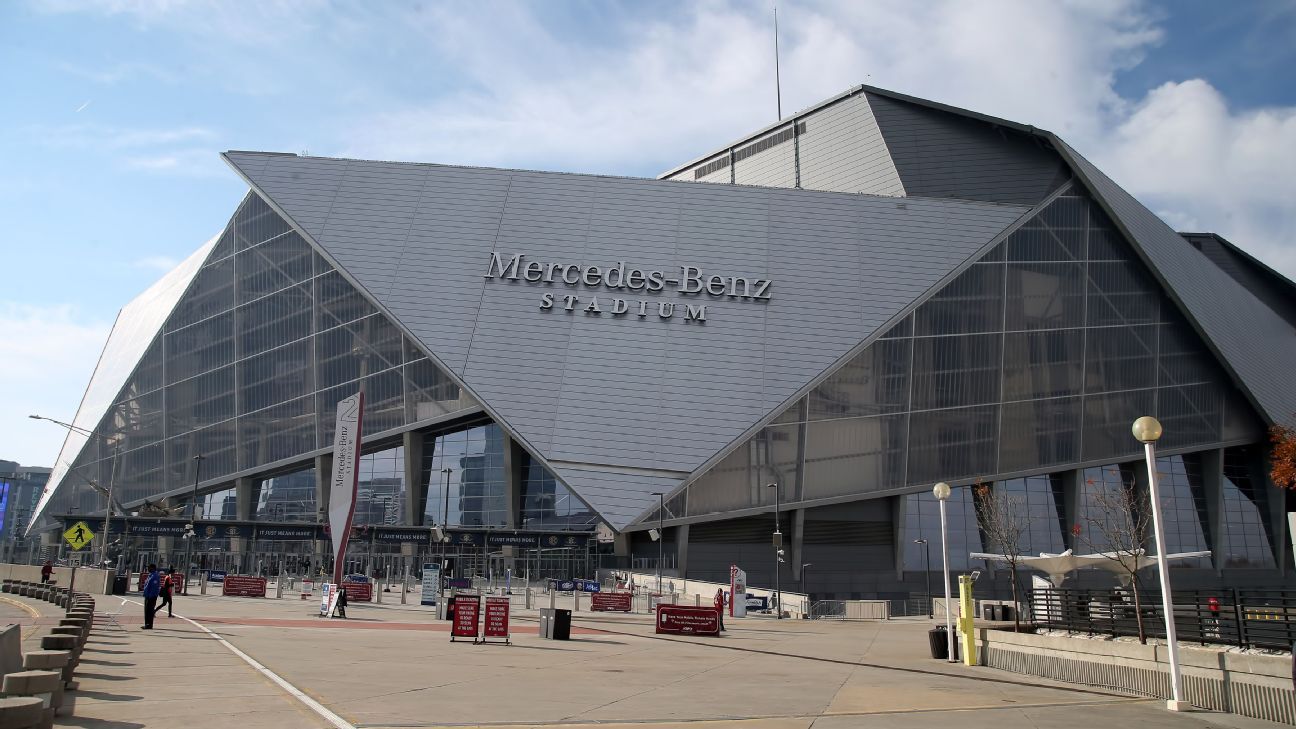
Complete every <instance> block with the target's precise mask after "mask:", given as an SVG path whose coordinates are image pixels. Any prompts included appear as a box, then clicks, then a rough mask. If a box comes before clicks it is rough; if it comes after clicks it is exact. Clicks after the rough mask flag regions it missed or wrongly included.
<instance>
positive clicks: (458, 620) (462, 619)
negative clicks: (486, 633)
mask: <svg viewBox="0 0 1296 729" xmlns="http://www.w3.org/2000/svg"><path fill="white" fill-rule="evenodd" d="M480 613H481V595H463V594H459V595H455V598H454V620H453V621H452V622H451V623H450V642H451V643H453V642H454V639H455V638H472V639H473V640H474V641H475V640H476V639H477V636H478V632H477V618H478V616H479V614H480Z"/></svg>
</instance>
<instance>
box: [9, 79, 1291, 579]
mask: <svg viewBox="0 0 1296 729" xmlns="http://www.w3.org/2000/svg"><path fill="white" fill-rule="evenodd" d="M224 157H225V159H226V161H227V162H228V163H229V164H230V166H231V167H232V168H233V170H234V171H235V172H236V173H237V174H238V175H240V176H241V177H242V178H243V179H244V180H245V181H246V182H247V184H248V186H249V187H250V188H251V189H250V191H249V193H248V194H247V196H246V198H245V199H244V200H243V202H242V204H241V205H240V206H239V207H238V209H237V210H236V211H234V214H233V217H232V218H231V219H230V221H229V223H228V225H227V226H226V228H225V229H224V231H223V232H222V233H221V234H220V235H218V236H216V237H215V238H213V239H212V240H211V241H209V242H208V243H207V244H206V245H204V246H202V247H201V248H199V249H198V250H197V251H196V252H195V253H194V254H193V255H192V256H191V257H190V258H189V259H188V260H186V261H185V262H183V263H182V264H181V265H180V266H179V267H177V268H176V269H175V270H174V271H172V272H171V273H169V274H168V275H167V276H165V277H164V278H163V279H162V280H161V281H159V282H158V283H157V284H156V285H154V286H153V287H152V288H151V289H149V290H148V291H147V292H145V293H144V294H143V295H142V296H140V297H139V298H138V299H136V300H134V301H132V302H131V303H129V304H127V305H126V306H125V307H124V308H123V309H122V311H121V314H120V316H119V317H118V320H117V322H116V325H115V326H114V328H113V331H112V334H111V336H110V338H109V341H108V343H107V345H106V346H105V348H104V351H103V353H102V356H101V358H100V361H99V364H98V367H97V368H96V370H95V373H94V375H93V377H92V379H91V382H90V384H89V386H88V388H87V390H86V394H85V397H84V400H83V402H82V404H81V407H80V410H79V411H78V413H77V415H76V419H75V423H76V425H77V426H79V427H81V428H84V429H86V430H88V431H92V432H93V433H94V434H95V435H94V436H93V437H87V436H83V435H79V434H77V433H72V434H70V435H69V437H68V440H67V442H66V443H65V445H64V448H63V451H62V453H61V455H60V457H59V460H58V465H57V467H56V469H55V472H54V474H53V476H52V478H51V480H50V482H49V486H48V488H47V489H46V491H45V493H44V495H43V497H42V499H41V502H40V504H39V508H38V510H37V515H36V517H35V519H34V522H33V524H34V526H35V527H36V528H39V529H46V528H52V527H54V526H62V525H63V524H64V523H65V522H66V520H67V519H69V518H71V519H75V518H84V517H86V516H93V517H94V518H95V519H102V516H103V513H104V509H105V508H106V500H105V497H104V496H103V495H102V494H101V493H99V492H98V491H96V490H94V489H93V488H91V487H90V486H89V485H88V482H90V481H95V482H97V483H99V484H109V483H111V484H113V489H114V493H115V498H116V499H117V500H118V501H119V502H120V503H121V504H122V507H123V508H124V509H125V510H126V511H129V512H133V513H138V514H140V516H137V517H132V518H131V519H118V522H120V526H114V527H113V531H114V532H116V531H117V530H119V529H123V530H125V529H129V534H130V537H129V539H127V540H126V542H127V544H128V547H127V549H128V558H129V559H132V560H137V561H142V560H143V559H146V558H150V559H151V558H159V559H161V560H162V561H163V563H166V562H175V563H179V561H180V560H181V559H182V558H183V551H184V550H183V543H182V540H180V539H179V538H178V534H179V530H180V528H181V525H182V524H183V522H184V519H183V518H181V517H183V516H185V515H187V514H188V513H190V512H189V510H188V509H189V504H190V502H191V499H192V498H193V496H192V495H193V494H194V493H197V494H198V500H199V504H200V505H201V516H202V518H201V520H200V521H199V525H198V532H199V533H198V537H197V540H196V545H195V546H196V549H195V554H196V555H198V556H196V557H194V563H195V564H197V563H199V561H201V562H202V563H203V564H206V565H208V566H221V565H224V566H227V567H229V568H231V569H244V570H252V569H257V568H259V569H265V566H266V565H267V564H278V563H280V562H281V561H283V560H289V561H290V563H291V565H296V564H298V563H300V564H306V563H308V562H309V561H310V560H312V559H314V560H316V561H317V562H318V561H319V560H321V559H323V556H322V555H324V553H325V552H326V551H327V550H325V549H323V548H322V541H321V540H322V539H323V538H324V537H323V534H322V527H321V526H320V524H319V522H320V521H321V514H323V513H324V512H325V511H326V507H327V505H326V504H325V503H324V498H325V495H326V494H327V489H326V488H325V485H326V484H327V480H328V477H329V473H330V469H331V451H332V439H333V421H334V410H335V406H336V403H337V402H338V401H339V400H341V399H342V398H344V397H347V396H349V395H351V394H354V393H355V392H356V391H357V390H360V389H363V390H364V392H365V398H366V403H365V410H364V450H363V452H364V456H363V459H362V463H361V484H360V499H359V506H358V508H357V514H356V524H357V525H360V531H359V532H358V534H357V539H354V540H353V541H352V547H351V552H350V555H349V557H348V559H353V560H355V562H356V565H357V566H358V567H361V568H370V567H371V566H372V565H375V564H377V565H379V566H380V567H381V568H392V567H395V568H397V569H399V567H400V565H401V564H403V563H407V562H410V561H413V560H417V559H419V558H420V557H422V556H425V555H428V554H435V553H439V552H445V553H447V554H450V555H453V556H454V558H455V559H456V569H457V571H458V572H460V573H461V574H467V573H474V572H476V573H480V572H482V571H486V570H489V569H491V568H492V567H504V566H511V567H513V568H514V569H515V570H516V571H518V572H524V571H525V572H529V573H532V574H551V575H558V574H564V573H567V574H579V573H588V572H589V571H591V570H592V569H593V568H594V567H595V566H598V565H602V566H613V565H616V566H620V567H627V566H633V567H638V568H643V569H646V570H652V569H653V568H654V567H655V566H656V559H657V553H658V545H656V544H654V543H653V542H652V541H651V540H650V538H649V535H648V530H649V529H650V528H654V527H656V526H657V525H658V523H659V522H660V523H661V524H663V525H664V526H665V530H664V532H665V533H664V547H663V548H662V549H663V552H664V555H665V556H664V560H665V563H664V567H665V571H666V573H667V574H668V575H684V576H687V577H690V578H695V579H712V580H724V579H727V575H728V570H729V566H730V564H739V565H740V566H742V567H744V568H745V569H746V570H747V572H748V574H749V581H750V583H751V584H754V585H766V584H770V583H771V582H772V581H773V579H772V578H773V575H772V570H773V569H775V560H774V551H773V548H772V546H771V533H772V532H773V531H774V527H775V522H774V511H775V503H776V499H777V501H778V502H779V505H780V513H779V517H780V527H781V531H782V532H783V533H784V534H786V535H787V540H786V552H787V554H786V555H785V559H784V562H783V563H782V564H781V565H780V566H779V567H778V569H780V570H782V572H781V575H780V576H781V580H782V583H783V585H784V587H785V588H800V589H801V590H803V591H807V592H810V593H813V594H814V595H815V596H817V597H828V598H832V597H835V598H875V597H879V598H903V597H905V596H906V595H908V594H910V593H915V592H920V591H922V590H923V589H924V587H923V586H924V577H925V575H924V571H925V570H926V568H927V563H926V554H925V549H924V548H925V546H926V545H924V544H922V543H921V542H920V541H916V540H924V539H926V540H930V541H931V544H932V546H936V547H939V538H940V537H939V527H938V522H937V521H936V506H937V504H936V502H935V500H934V499H933V498H932V496H931V486H932V484H933V482H936V481H947V482H949V483H951V484H953V485H954V486H955V487H956V488H955V489H954V495H953V497H952V498H951V499H950V501H949V507H950V538H951V542H950V554H951V558H952V560H953V567H955V568H956V569H963V568H966V567H969V566H975V567H979V568H982V569H984V568H985V567H984V565H982V564H981V563H976V564H970V563H969V559H968V557H967V554H968V553H969V552H975V551H982V550H984V549H986V548H987V546H986V545H985V544H984V530H983V529H982V525H980V524H979V523H978V518H977V513H976V509H975V504H974V501H975V499H974V497H973V494H972V489H971V488H969V486H971V485H973V484H978V483H980V484H985V485H987V486H988V487H989V488H990V489H991V490H992V492H994V493H998V494H1007V495H1011V497H1012V498H1013V499H1015V503H1018V504H1020V507H1021V508H1022V509H1023V510H1025V511H1026V513H1028V514H1029V516H1030V521H1029V530H1028V533H1027V535H1026V536H1025V538H1024V542H1023V544H1022V547H1023V551H1025V552H1026V553H1036V552H1041V551H1061V550H1063V549H1066V548H1075V549H1076V550H1077V551H1089V550H1090V549H1092V548H1096V547H1101V545H1099V544H1096V542H1097V539H1096V537H1095V536H1094V535H1095V534H1097V533H1099V531H1100V530H1098V529H1095V528H1093V525H1094V524H1095V523H1096V522H1097V521H1101V520H1102V519H1103V518H1105V517H1104V516H1103V515H1102V514H1100V513H1098V511H1097V509H1098V506H1097V504H1099V503H1100V502H1101V501H1102V499H1101V498H1100V496H1099V495H1100V494H1103V493H1120V492H1121V491H1122V490H1129V491H1131V492H1135V493H1137V492H1146V489H1147V486H1148V484H1147V482H1146V471H1145V470H1141V468H1140V462H1141V461H1140V459H1141V453H1142V451H1141V445H1140V444H1139V443H1138V442H1136V441H1135V440H1134V439H1133V438H1132V437H1131V435H1130V424H1131V422H1132V421H1133V420H1134V419H1135V418H1137V417H1138V416H1141V415H1148V414H1150V415H1155V416H1156V417H1157V418H1159V419H1160V420H1161V422H1162V423H1163V425H1164V427H1165V435H1164V437H1163V438H1162V440H1161V441H1160V443H1159V456H1160V458H1159V461H1158V464H1157V466H1158V470H1159V472H1160V474H1161V477H1160V483H1161V492H1162V502H1163V506H1164V513H1165V518H1166V524H1167V526H1166V531H1167V539H1168V542H1169V549H1170V550H1171V551H1175V552H1180V551H1193V550H1210V552H1211V555H1212V556H1211V557H1209V558H1203V559H1197V560H1192V561H1188V562H1186V563H1183V564H1181V565H1179V568H1178V571H1177V573H1176V574H1177V575H1179V576H1178V577H1176V580H1179V581H1181V582H1177V583H1176V584H1185V585H1186V584H1193V585H1216V584H1224V585H1247V584H1264V585H1272V584H1275V583H1276V582H1285V581H1287V578H1286V575H1288V574H1289V573H1290V567H1289V566H1288V561H1287V559H1286V556H1285V551H1286V550H1285V549H1284V548H1283V545H1284V544H1285V539H1286V536H1285V534H1284V529H1285V520H1284V516H1283V515H1284V513H1285V512H1286V510H1287V503H1286V498H1285V495H1284V493H1282V492H1280V491H1278V490H1276V489H1275V488H1274V487H1273V485H1272V484H1271V482H1270V481H1269V479H1268V476H1267V468H1266V453H1267V445H1266V429H1267V427H1268V426H1269V425H1271V424H1274V423H1278V422H1286V421H1287V420H1288V419H1289V418H1291V417H1292V415H1293V414H1294V413H1296V389H1293V388H1292V387H1291V384H1290V382H1289V381H1284V380H1285V375H1286V373H1287V371H1288V369H1289V366H1290V361H1291V359H1292V355H1293V354H1296V303H1293V302H1296V297H1294V296H1293V294H1294V293H1296V292H1294V290H1293V284H1292V282H1291V281H1289V280H1287V279H1285V278H1284V277H1282V276H1281V275H1279V274H1277V273H1276V272H1274V271H1272V270H1270V269H1269V268H1267V267H1265V266H1264V265H1263V264H1261V263H1259V262H1258V261H1256V260H1255V259H1254V258H1252V257H1250V256H1248V255H1247V254H1245V253H1244V252H1242V251H1241V250H1239V249H1238V248H1237V247H1235V246H1234V245H1232V244H1231V243H1229V242H1228V241H1226V240H1224V239H1223V238H1220V237H1219V236H1216V235H1211V234H1187V233H1185V234H1181V233H1176V232H1175V231H1174V230H1172V229H1171V228H1169V227H1168V226H1167V225H1166V224H1165V223H1164V222H1162V221H1161V220H1160V219H1159V218H1157V216H1156V215H1154V214H1153V213H1151V212H1150V211H1149V210H1148V209H1147V208H1146V207H1144V206H1143V205H1142V204H1140V203H1139V202H1138V201H1137V200H1136V199H1134V198H1133V197H1131V196H1130V195H1129V194H1128V193H1126V192H1125V191H1124V190H1122V189H1121V188H1120V187H1118V186H1117V185H1116V184H1115V183H1114V182H1112V180H1110V179H1109V178H1108V177H1107V176H1105V175H1104V174H1103V173H1102V172H1101V171H1100V170H1098V169H1097V168H1096V167H1094V166H1093V165H1092V164H1091V163H1090V162H1089V161H1087V160H1086V159H1085V158H1083V157H1082V156H1080V155H1079V154H1078V153H1077V152H1076V151H1075V150H1074V149H1072V148H1071V147H1069V146H1068V145H1067V144H1066V143H1065V142H1064V141H1062V140H1061V139H1059V138H1058V137H1057V136H1056V135H1054V134H1052V133H1050V132H1046V131H1044V130H1040V129H1037V128H1034V127H1029V126H1024V125H1021V124H1016V123H1013V122H1009V121H1005V120H1002V119H996V118H992V117H988V116H984V115H981V114H976V113H972V112H968V111H965V110H961V109H955V108H951V107H947V106H944V105H941V104H936V103H932V102H929V101H924V100H921V99H915V98H911V97H907V96H903V95H900V94H896V93H892V92H889V91H884V90H881V89H875V88H871V87H866V86H861V87H857V88H854V89H851V90H850V91H848V92H847V93H845V94H842V95H840V96H837V97H835V98H833V99H829V100H827V101H825V102H823V103H821V104H818V105H816V106H814V107H812V108H810V109H807V110H805V111H802V112H800V113H798V114H796V115H794V116H792V117H789V118H787V119H784V120H782V121H780V122H779V123H777V124H775V125H772V126H770V127H767V128H765V129H762V130H760V131H758V132H756V133H754V134H752V135H750V136H748V137H745V138H743V139H741V140H738V141H736V142H734V143H732V144H730V145H727V146H724V147H721V148H719V149H717V150H716V151H715V152H713V153H711V154H707V155H705V156H702V157H699V158H697V159H695V160H693V161H691V162H689V163H687V164H684V165H682V166H680V167H678V168H676V169H673V170H671V171H669V172H667V173H665V174H663V175H662V176H661V178H660V179H656V180H649V179H629V178H618V177H606V176H595V175H580V174H564V173H548V172H531V171H518V170H503V169H481V168H466V167H452V166H444V165H436V164H404V163H389V162H373V161H362V160H349V159H326V158H317V157H308V156H299V155H293V154H277V153H263V152H237V151H232V152H228V153H226V154H225V155H224ZM198 457H201V459H199V458H198ZM771 485H772V486H771ZM659 500H660V502H664V504H665V510H664V512H662V513H660V514H659V513H658V504H659ZM433 525H442V526H446V527H448V530H449V535H450V537H451V541H450V543H449V544H433V543H430V542H429V534H430V533H431V529H429V527H430V526H433ZM933 551H934V552H935V553H936V555H939V551H938V549H937V550H933ZM218 562H219V565H218V564H217V563H218ZM807 565H813V566H812V567H809V568H808V569H805V570H803V567H805V566H807ZM931 566H932V569H933V571H938V570H939V568H940V567H939V558H938V557H936V558H934V559H933V562H932V565H931Z"/></svg>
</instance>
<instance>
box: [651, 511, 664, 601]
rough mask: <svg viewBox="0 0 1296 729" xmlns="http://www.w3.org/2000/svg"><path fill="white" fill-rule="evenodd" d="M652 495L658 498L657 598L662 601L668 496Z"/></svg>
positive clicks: (656, 538) (656, 539)
mask: <svg viewBox="0 0 1296 729" xmlns="http://www.w3.org/2000/svg"><path fill="white" fill-rule="evenodd" d="M652 495H653V496H656V497H657V536H656V537H655V538H654V541H656V542H657V597H658V599H661V594H662V591H661V572H662V560H663V559H664V558H665V553H664V550H665V547H666V544H665V542H666V539H665V537H666V533H665V532H663V531H662V515H663V514H664V513H665V511H666V494H664V493H662V492H660V491H654V492H652Z"/></svg>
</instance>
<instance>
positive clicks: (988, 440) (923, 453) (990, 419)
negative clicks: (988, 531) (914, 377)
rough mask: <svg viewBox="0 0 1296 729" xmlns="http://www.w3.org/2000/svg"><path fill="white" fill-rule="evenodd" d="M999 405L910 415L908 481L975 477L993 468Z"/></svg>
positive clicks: (920, 481) (918, 482)
mask: <svg viewBox="0 0 1296 729" xmlns="http://www.w3.org/2000/svg"><path fill="white" fill-rule="evenodd" d="M998 414H999V408H998V406H994V405H991V406H984V407H975V408H958V409H956V410H931V411H927V412H921V413H913V414H912V415H910V416H909V418H910V420H909V483H911V484H920V483H935V482H936V481H942V480H954V479H958V478H974V477H978V476H983V475H985V474H988V473H992V472H993V471H994V465H995V464H994V461H995V427H996V425H997V424H998V422H997V421H998Z"/></svg>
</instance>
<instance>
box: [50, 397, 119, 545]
mask: <svg viewBox="0 0 1296 729" xmlns="http://www.w3.org/2000/svg"><path fill="white" fill-rule="evenodd" d="M27 417H29V418H31V419H32V420H44V421H47V422H50V423H54V424H55V425H60V426H62V427H64V428H67V429H68V430H70V431H73V432H76V433H80V434H81V435H84V436H86V437H87V438H101V437H103V436H101V435H99V434H98V433H96V432H95V431H93V430H87V429H86V428H82V427H80V426H78V425H73V424H71V423H65V422H63V421H61V420H55V419H54V418H47V417H45V416H43V415H28V416H27ZM119 460H121V440H120V439H117V440H116V441H114V443H113V464H112V475H111V476H109V477H108V491H107V492H106V494H105V496H106V497H107V500H108V503H107V505H106V506H105V507H104V526H103V541H101V542H100V545H102V546H101V552H100V555H101V557H102V559H100V560H99V561H100V563H104V562H107V561H108V533H109V532H108V529H109V527H111V526H112V510H113V486H114V485H115V484H116V483H117V461H119ZM91 486H92V488H94V489H95V490H101V487H99V486H98V485H96V484H94V483H93V482H92V483H91Z"/></svg>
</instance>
